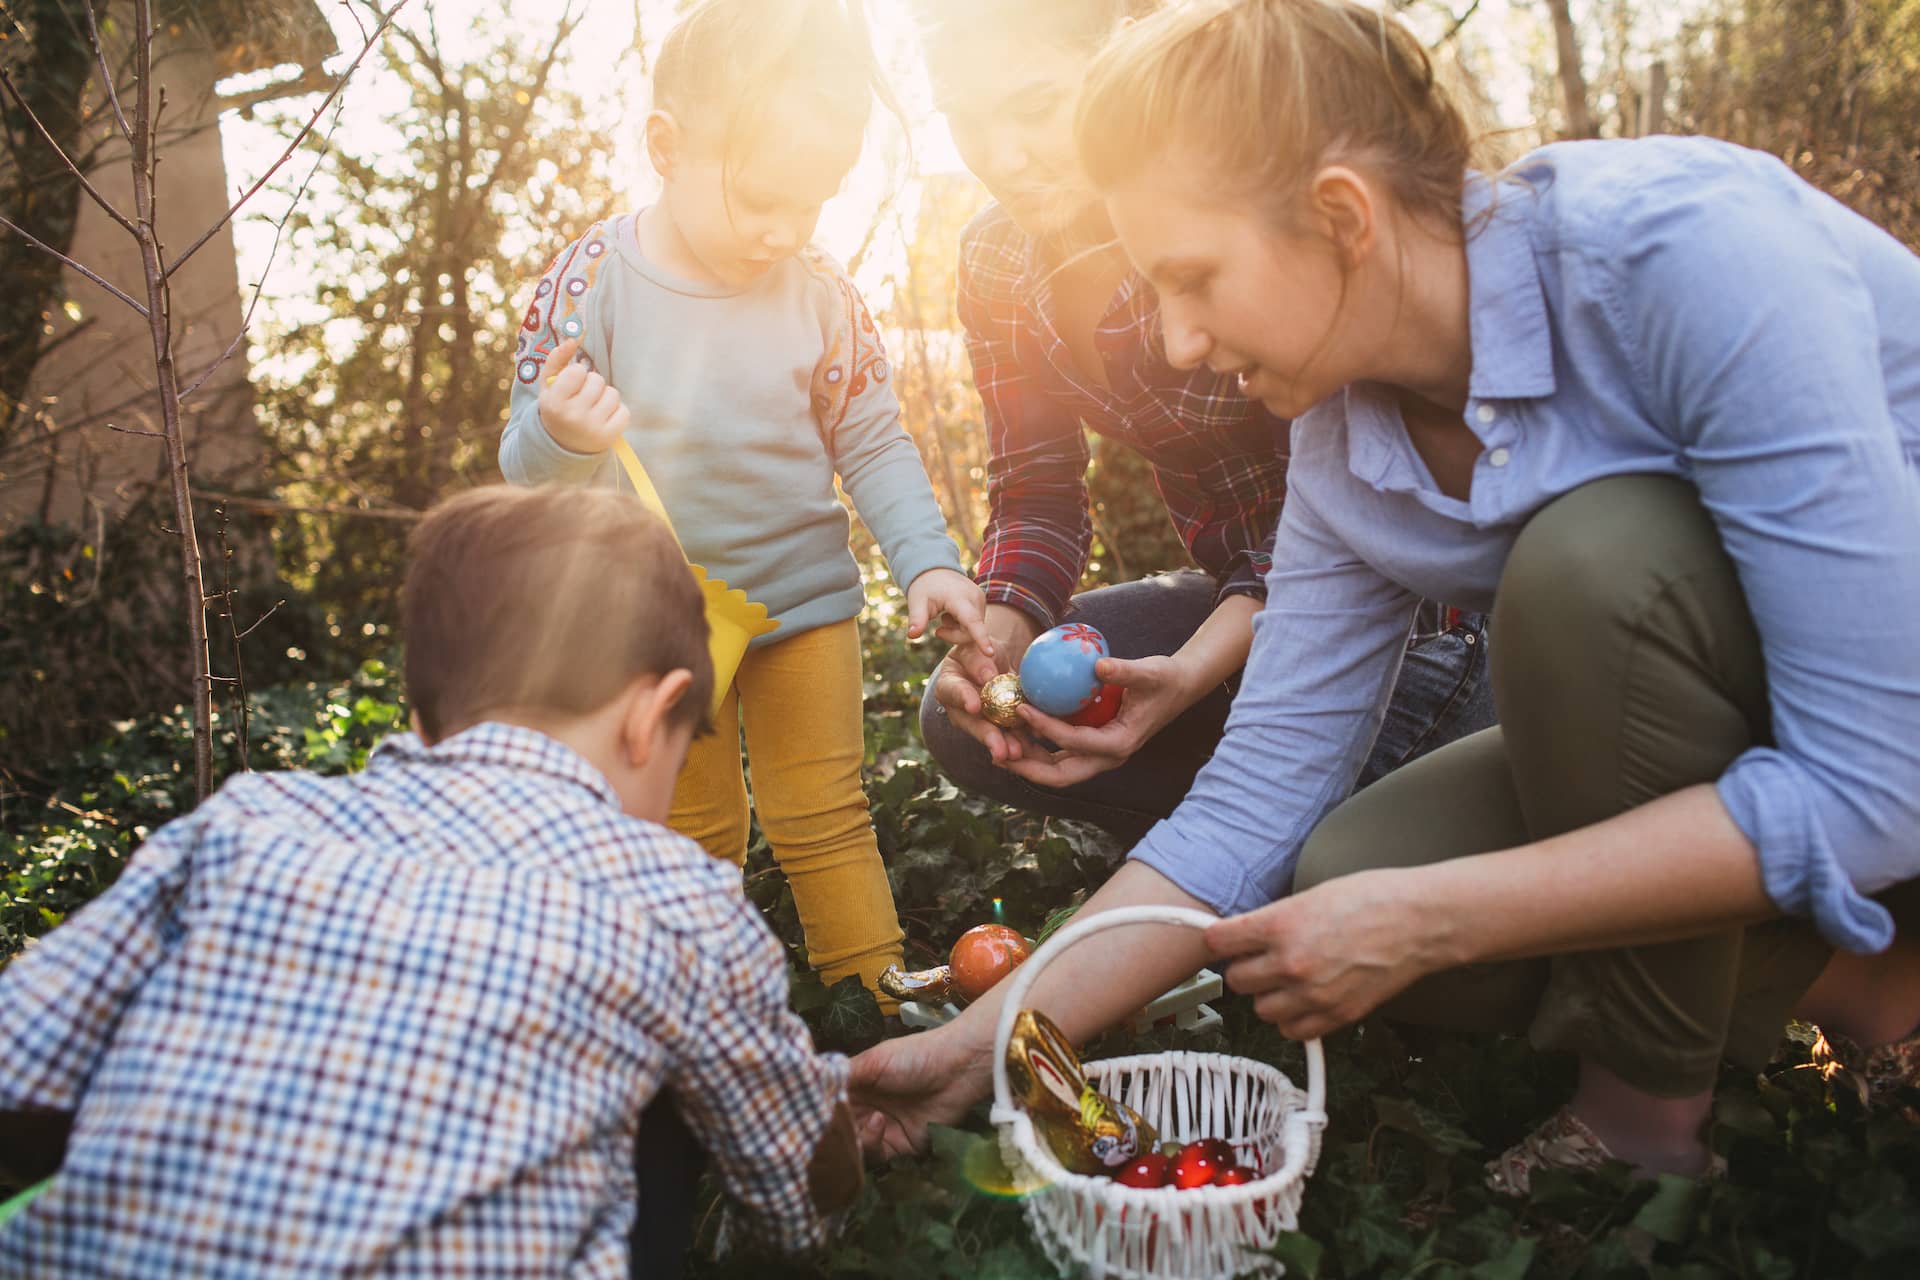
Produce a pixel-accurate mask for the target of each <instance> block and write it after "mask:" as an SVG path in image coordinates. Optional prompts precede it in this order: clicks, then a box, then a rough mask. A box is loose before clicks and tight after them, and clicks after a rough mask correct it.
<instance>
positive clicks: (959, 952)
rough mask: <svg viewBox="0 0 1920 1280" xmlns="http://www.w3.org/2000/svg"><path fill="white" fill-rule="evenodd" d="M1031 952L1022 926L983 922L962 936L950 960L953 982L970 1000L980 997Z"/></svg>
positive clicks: (954, 945)
mask: <svg viewBox="0 0 1920 1280" xmlns="http://www.w3.org/2000/svg"><path fill="white" fill-rule="evenodd" d="M1030 954H1031V948H1029V947H1028V946H1027V940H1026V939H1025V938H1023V937H1021V936H1020V931H1019V930H1018V929H1013V928H1009V927H1008V926H1006V925H1004V924H980V925H975V926H974V927H973V928H971V929H969V930H967V931H966V932H965V933H963V934H961V935H960V941H958V942H956V943H954V944H953V954H952V955H951V956H950V957H948V962H949V963H950V964H951V965H952V966H953V985H954V987H955V988H957V989H958V990H959V992H960V994H961V995H963V996H965V997H966V998H967V999H969V1000H978V999H979V998H980V997H981V996H983V995H985V994H986V993H987V991H988V990H989V989H990V988H991V987H992V986H993V984H994V983H996V982H998V981H1000V979H1002V978H1004V977H1006V976H1007V975H1008V974H1010V973H1012V972H1013V971H1014V970H1015V969H1016V968H1018V967H1019V966H1020V962H1021V961H1022V960H1025V959H1026V958H1027V956H1028V955H1030Z"/></svg>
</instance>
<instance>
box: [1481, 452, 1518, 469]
mask: <svg viewBox="0 0 1920 1280" xmlns="http://www.w3.org/2000/svg"><path fill="white" fill-rule="evenodd" d="M1511 457H1513V455H1512V454H1510V453H1508V452H1507V451H1506V450H1505V449H1495V450H1494V451H1493V452H1492V453H1490V454H1488V455H1487V461H1488V462H1489V463H1490V464H1492V465H1493V466H1496V467H1504V466H1506V465H1507V460H1508V459H1509V458H1511Z"/></svg>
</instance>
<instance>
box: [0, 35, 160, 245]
mask: <svg viewBox="0 0 1920 1280" xmlns="http://www.w3.org/2000/svg"><path fill="white" fill-rule="evenodd" d="M0 88H5V89H6V91H7V92H8V93H9V94H11V95H12V96H13V100H14V102H15V103H17V104H19V107H20V109H21V110H22V111H24V112H26V114H27V119H29V120H31V121H32V122H33V127H34V128H35V129H37V130H39V131H40V137H41V138H42V139H44V140H45V141H46V144H47V145H48V146H49V147H52V148H53V154H54V155H56V156H59V157H60V163H62V164H64V165H66V166H67V168H68V169H69V170H71V171H72V173H73V176H74V178H75V179H76V180H77V181H78V182H79V183H80V189H81V190H82V191H84V192H86V193H87V194H88V195H89V196H91V197H92V198H93V202H94V203H95V204H97V205H99V206H100V207H101V208H102V209H104V210H106V213H107V216H108V217H109V218H112V219H113V220H114V221H115V222H117V223H119V224H120V225H121V226H122V227H124V228H126V230H127V231H129V232H131V231H133V222H132V220H131V219H129V218H128V217H127V215H126V214H124V213H122V212H120V210H118V209H116V208H114V206H113V203H112V202H111V201H110V200H108V199H107V198H106V197H105V196H103V195H101V194H100V191H99V189H98V188H97V187H95V186H94V185H93V184H92V183H91V182H88V181H87V175H86V174H85V173H83V172H81V170H80V166H79V164H77V163H76V162H75V161H74V159H73V157H72V156H70V155H68V154H67V152H66V148H65V147H62V146H61V145H60V144H59V143H58V142H56V141H54V137H53V134H52V132H51V131H49V130H48V128H47V126H46V125H44V124H42V123H40V116H39V114H38V113H37V112H36V111H34V109H33V104H31V103H29V102H28V101H27V99H26V95H25V94H23V93H21V92H20V87H19V86H18V85H16V84H14V82H13V76H12V75H11V74H9V73H8V72H6V71H4V70H0ZM22 234H24V233H22Z"/></svg>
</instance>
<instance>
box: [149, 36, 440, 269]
mask: <svg viewBox="0 0 1920 1280" xmlns="http://www.w3.org/2000/svg"><path fill="white" fill-rule="evenodd" d="M405 5H406V0H399V2H398V3H397V4H395V5H394V6H393V7H392V8H391V9H388V10H387V11H386V12H385V13H383V14H381V15H380V25H379V26H377V27H375V28H374V30H373V33H372V34H371V35H369V36H368V37H367V40H366V43H365V44H363V45H362V46H361V47H360V52H359V53H358V54H357V55H355V57H354V59H353V61H352V62H351V63H349V64H348V66H347V69H346V70H345V71H342V72H341V73H340V78H339V80H337V81H335V82H334V86H333V88H332V89H331V90H329V91H328V93H327V96H326V100H325V101H323V102H322V103H321V104H320V105H319V107H317V108H316V109H315V110H314V113H313V115H312V116H310V117H309V118H308V120H307V123H306V124H305V125H304V126H302V128H301V130H300V132H299V133H297V134H295V135H294V138H293V141H292V142H289V143H288V144H287V149H286V150H285V151H283V152H281V153H280V158H279V159H278V160H275V161H274V162H273V164H272V166H271V167H270V168H268V170H267V171H266V172H265V173H263V174H261V175H260V178H259V181H257V182H255V183H254V184H253V185H252V186H251V187H248V188H247V189H246V191H244V192H242V193H241V196H240V198H239V199H238V200H235V201H234V202H233V204H232V205H231V206H230V207H229V208H228V209H227V211H226V212H225V213H223V214H221V215H220V217H219V218H218V219H217V220H216V221H215V222H214V224H213V225H212V226H211V227H208V228H207V231H206V234H205V235H203V236H201V237H200V238H199V239H198V240H195V241H194V242H193V243H192V244H190V245H188V246H187V249H186V252H184V253H182V254H181V255H180V256H179V257H177V258H175V259H174V260H173V263H172V265H170V266H168V267H167V272H166V273H167V276H168V277H169V278H171V277H172V276H173V273H174V272H176V271H178V270H179V269H180V268H181V267H182V266H184V265H186V261H187V259H188V258H191V257H192V256H193V255H194V254H196V253H198V252H199V251H200V248H201V246H203V245H204V244H206V243H207V241H209V240H211V239H213V237H214V236H215V235H216V234H218V233H219V231H220V228H222V227H224V226H226V225H227V223H229V222H231V221H233V215H234V214H236V213H238V212H240V209H241V207H242V206H243V205H245V204H246V203H247V201H249V200H251V199H253V195H254V193H255V192H256V191H258V190H260V188H261V187H264V186H265V185H267V181H268V179H270V178H272V177H273V175H274V174H276V173H278V172H279V171H280V166H281V165H283V164H285V163H286V162H287V160H288V159H289V158H291V157H292V155H293V153H294V152H295V151H296V150H298V149H299V147H300V144H301V143H302V142H305V141H306V140H307V135H308V134H309V133H312V132H313V127H314V126H315V125H316V124H318V123H319V122H320V117H321V116H323V115H325V114H326V111H327V108H328V107H330V106H332V105H333V100H334V99H335V98H338V97H339V96H340V91H341V90H342V89H344V88H346V87H347V81H348V80H350V79H352V78H353V73H354V72H355V71H357V70H359V69H360V64H361V63H362V62H364V61H366V57H367V55H368V54H369V53H371V52H373V46H374V44H375V42H377V41H378V40H379V38H380V35H381V33H383V32H384V31H386V30H387V28H389V27H391V26H392V25H393V19H394V15H395V14H397V13H399V12H400V10H401V9H402V8H404V7H405ZM364 29H365V28H362V30H364Z"/></svg>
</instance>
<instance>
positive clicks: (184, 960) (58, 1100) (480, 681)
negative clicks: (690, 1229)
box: [0, 488, 860, 1277]
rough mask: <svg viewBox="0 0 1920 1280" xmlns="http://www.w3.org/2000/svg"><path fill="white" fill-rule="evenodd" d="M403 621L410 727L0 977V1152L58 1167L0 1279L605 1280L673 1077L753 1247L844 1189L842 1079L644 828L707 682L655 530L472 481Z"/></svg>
mask: <svg viewBox="0 0 1920 1280" xmlns="http://www.w3.org/2000/svg"><path fill="white" fill-rule="evenodd" d="M402 621H403V626H404V629H405V635H406V639H407V662H406V676H407V692H408V698H409V701H410V702H411V704H412V706H413V708H414V727H415V730H416V732H415V733H413V734H407V735H402V736H399V737H396V738H394V739H391V740H389V741H388V742H386V743H384V744H383V745H382V746H381V747H380V749H379V750H377V751H376V752H375V753H374V755H373V758H372V759H371V760H370V761H369V763H368V767H367V769H366V771H365V772H364V773H361V774H358V775H356V776H353V777H346V778H320V777H315V776H312V775H309V774H303V773H284V774H248V775H244V776H242V777H238V778H235V779H233V780H231V781H230V782H228V783H227V785H226V786H225V787H223V788H222V789H221V790H220V792H219V793H218V794H217V795H215V796H214V797H212V798H211V799H209V800H208V801H206V802H205V803H204V804H202V805H201V806H200V807H199V808H198V809H196V810H194V811H193V812H192V813H191V814H189V815H188V816H186V817H184V818H181V819H179V820H178V821H176V822H173V823H170V824H168V825H167V826H166V827H164V828H162V829H161V830H160V831H158V832H156V833H155V834H154V836H153V837H152V839H150V840H148V841H147V843H146V844H145V845H144V846H142V847H141V848H140V850H139V851H138V852H137V853H135V855H134V856H133V858H132V860H131V861H130V862H129V863H128V866H127V869H126V871H125V873H124V874H123V875H122V876H121V878H120V880H119V881H118V882H117V883H116V884H115V885H114V886H113V887H112V888H111V889H109V890H108V891H107V892H106V893H105V894H104V895H103V896H102V897H101V898H100V899H98V900H97V901H95V902H94V903H92V904H91V905H89V906H88V907H87V908H86V909H85V910H83V911H81V912H79V913H78V914H77V915H76V916H75V917H74V918H73V919H72V920H71V921H70V922H68V923H67V924H65V925H63V926H62V927H60V928H59V929H56V930H55V931H54V932H53V933H52V934H50V935H49V936H48V937H46V938H44V939H42V940H41V941H40V942H39V943H38V944H36V945H35V946H34V947H33V948H32V949H30V950H29V951H28V952H26V953H25V954H24V955H22V956H20V957H19V958H18V959H16V960H15V961H14V962H13V963H12V964H11V965H10V966H9V967H7V968H6V969H5V970H4V971H0V1064H4V1070H0V1165H5V1166H8V1167H9V1168H8V1169H7V1172H11V1173H12V1174H13V1175H14V1176H15V1177H39V1176H43V1175H44V1174H45V1173H47V1172H48V1171H49V1170H50V1169H51V1167H52V1165H54V1164H56V1163H57V1164H58V1172H57V1173H54V1174H53V1177H52V1180H51V1181H50V1182H49V1183H47V1185H46V1188H45V1190H44V1191H43V1192H42V1193H41V1194H40V1195H39V1196H38V1198H37V1199H35V1200H34V1201H32V1203H30V1204H29V1205H28V1206H27V1208H26V1209H25V1210H24V1211H23V1212H21V1213H20V1214H19V1215H18V1216H16V1217H14V1218H13V1219H12V1220H11V1221H9V1222H7V1223H6V1225H5V1226H3V1227H0V1275H23V1274H24V1275H61V1276H80V1275H116V1276H141V1277H150V1276H161V1275H169V1276H172V1275H179V1276H185V1275H193V1276H212V1275H247V1276H261V1275H288V1276H292V1275H299V1276H314V1275H325V1274H340V1273H347V1272H351V1273H353V1274H355V1275H361V1274H381V1275H418V1276H435V1277H442V1276H495V1275H499V1276H505V1275H514V1276H526V1275H566V1276H608V1277H613V1276H625V1275H627V1273H628V1266H629V1259H628V1233H629V1229H630V1227H631V1225H632V1223H633V1220H634V1212H635V1174H634V1143H635V1133H636V1127H637V1125H638V1121H639V1118H640V1115H641V1112H642V1110H643V1108H646V1107H647V1105H648V1104H649V1102H650V1101H651V1100H652V1099H653V1098H654V1097H655V1095H656V1094H657V1093H658V1092H659V1091H660V1090H662V1089H663V1088H670V1089H671V1090H672V1091H673V1093H674V1095H675V1096H676V1097H677V1099H678V1101H679V1104H680V1109H681V1111H682V1113H683V1114H684V1115H685V1117H686V1120H687V1122H688V1124H689V1126H690V1127H691V1128H692V1130H693V1132H694V1133H695V1134H696V1135H697V1136H698V1137H699V1139H700V1140H701V1143H702V1144H703V1145H704V1146H705V1147H706V1149H707V1151H708V1152H709V1153H710V1155H711V1157H712V1158H713V1160H714V1162H715V1164H716V1165H717V1167H718V1171H719V1174H720V1176H721V1179H722V1181H723V1182H724V1184H725V1186H726V1189H727V1191H728V1193H729V1195H730V1197H731V1199H732V1200H733V1201H734V1203H735V1206H736V1211H737V1215H738V1218H739V1219H740V1220H741V1225H743V1226H744V1227H745V1228H746V1229H748V1230H749V1231H750V1232H752V1233H753V1234H756V1235H758V1236H761V1237H763V1238H765V1239H766V1240H768V1241H769V1242H770V1243H772V1244H774V1245H776V1246H779V1247H783V1248H787V1249H790V1250H800V1249H805V1248H808V1247H811V1246H814V1245H817V1244H819V1243H820V1242H821V1241H822V1240H823V1238H824V1236H825V1234H826V1229H827V1221H826V1220H827V1217H828V1216H830V1215H831V1214H833V1213H835V1212H837V1211H838V1210H839V1209H840V1208H843V1207H844V1206H845V1204H846V1203H848V1202H849V1201H850V1200H851V1198H852V1194H853V1193H854V1192H855V1191H856V1190H857V1189H858V1186H859V1181H860V1166H859V1160H858V1155H857V1150H856V1146H855V1143H854V1141H853V1132H852V1124H851V1120H850V1118H849V1115H848V1113H847V1111H846V1106H845V1103H844V1101H843V1098H844V1093H845V1079H846V1063H845V1061H844V1060H843V1059H841V1058H839V1057H838V1056H834V1055H825V1056H823V1055H818V1054H816V1053H815V1052H814V1050H813V1045H812V1042H811V1040H810V1038H809V1036H808V1034H807V1031H806V1028H805V1027H804V1025H803V1024H802V1023H801V1022H800V1021H799V1020H798V1019H797V1018H795V1017H794V1015H793V1014H792V1013H791V1012H790V1011H789V1009H788V1007H787V978H786V963H785V958H784V956H783V954H782V951H781V948H780V946H779V944H778V943H777V941H776V940H775V939H774V937H773V936H772V934H771V932H770V931H769V930H768V928H767V926H766V924H765V923H764V922H763V921H762V920H761V919H760V917H759V916H758V914H757V913H756V912H755V911H754V910H753V909H752V907H751V906H750V905H749V904H748V903H747V902H746V900H745V899H744V898H743V896H742V894H741V891H740V876H739V873H738V871H736V870H735V869H734V868H733V867H732V866H730V865H728V864H726V863H723V862H718V861H716V860H714V859H713V858H711V857H710V856H708V855H707V854H706V853H705V852H703V851H702V850H701V849H700V848H699V846H697V845H695V844H694V843H693V842H692V841H690V840H687V839H684V838H682V837H680V836H677V835H674V834H673V833H672V832H670V831H668V830H666V829H665V828H664V827H663V826H661V825H660V822H661V820H662V819H663V818H664V816H665V814H666V812H667V805H668V801H669V799H670V798H671V796H672V794H673V787H674V779H675V776H676V774H678V772H679V770H680V766H681V762H682V760H683V758H684V757H685V754H686V750H687V745H688V742H689V741H690V740H691V738H692V737H693V735H694V733H695V732H696V730H698V729H699V728H701V727H702V722H703V720H704V715H705V708H706V707H707V706H708V704H709V702H710V701H711V684H712V673H711V668H710V664H709V661H708V658H707V648H706V639H707V638H706V626H705V621H704V614H703V606H702V600H701V596H700V592H699V590H698V588H697V587H696V586H695V584H694V582H693V579H692V577H691V575H689V574H688V573H687V571H686V568H685V565H684V562H683V560H682V559H681V555H680V552H679V550H678V548H677V547H676V545H675V543H674V541H673V538H672V536H671V535H670V533H669V532H668V531H667V530H666V528H665V527H664V526H663V525H661V524H660V523H659V522H658V521H656V520H654V519H653V518H652V517H651V516H649V515H647V514H646V513H645V512H644V511H643V510H642V509H641V508H640V506H639V504H638V503H635V502H633V501H632V500H631V499H629V498H624V497H622V496H620V495H617V494H614V493H594V492H581V491H578V490H566V491H559V490H510V489H505V488H495V489H483V490H477V491H474V492H470V493H467V494H464V495H462V496H460V497H458V498H455V499H453V500H452V501H450V502H448V503H446V504H444V505H442V506H441V507H440V508H439V509H437V510H436V511H435V512H433V514H431V515H430V516H428V517H427V519H426V520H425V521H424V522H423V523H422V524H421V525H420V527H419V529H418V531H417V533H416V534H415V537H414V541H413V561H412V566H411V569H410V571H409V574H408V577H407V583H406V588H405V593H404V599H403V602H402ZM63 1140H64V1141H63ZM63 1146H64V1160H62V1159H61V1155H62V1152H61V1148H62V1147H63Z"/></svg>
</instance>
